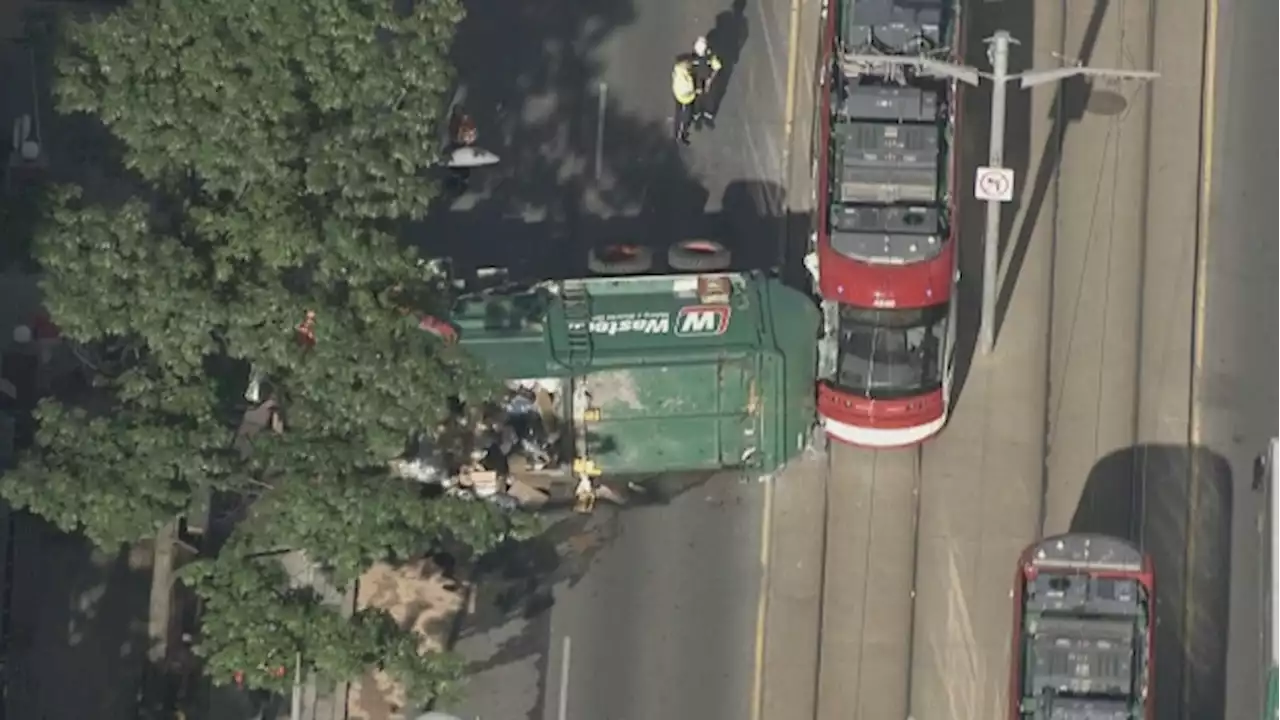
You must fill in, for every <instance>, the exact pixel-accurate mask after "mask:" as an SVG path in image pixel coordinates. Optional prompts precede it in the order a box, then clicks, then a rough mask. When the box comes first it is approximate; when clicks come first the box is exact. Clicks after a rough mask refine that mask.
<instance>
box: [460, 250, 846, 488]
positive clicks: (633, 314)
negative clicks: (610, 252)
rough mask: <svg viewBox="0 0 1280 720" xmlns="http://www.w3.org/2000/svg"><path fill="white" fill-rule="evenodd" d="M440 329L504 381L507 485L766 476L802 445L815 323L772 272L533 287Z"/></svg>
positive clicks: (472, 307)
mask: <svg viewBox="0 0 1280 720" xmlns="http://www.w3.org/2000/svg"><path fill="white" fill-rule="evenodd" d="M451 320H452V325H453V327H454V328H455V329H456V331H457V333H458V340H459V342H460V343H461V345H462V346H463V347H464V348H465V349H466V350H468V351H470V353H472V354H473V355H474V356H475V357H476V358H478V359H479V360H480V361H481V363H482V364H483V365H485V366H487V368H488V369H489V370H490V371H491V372H492V373H493V374H494V375H495V376H497V377H499V378H502V379H503V380H505V381H506V385H507V388H508V393H509V394H508V402H507V404H506V406H505V407H506V410H505V412H504V415H505V419H506V421H507V424H508V425H509V427H508V428H507V430H506V431H505V435H506V437H507V440H506V441H505V442H503V441H502V439H501V437H502V436H503V435H504V433H503V432H496V433H495V434H493V436H492V437H494V438H495V439H494V442H496V443H498V444H499V445H500V446H501V451H500V452H498V453H497V454H498V455H499V456H501V457H503V458H513V460H512V461H511V462H507V463H505V464H506V465H507V467H503V468H500V469H499V471H498V472H499V474H502V475H509V476H511V477H512V479H513V480H521V479H523V480H525V481H529V478H533V477H542V478H560V479H561V480H569V481H572V483H573V486H574V487H576V488H577V492H578V494H579V500H582V497H581V492H582V490H583V489H584V488H585V486H586V484H587V483H588V480H589V479H591V478H598V477H601V476H603V477H606V478H610V477H624V478H625V477H636V476H650V475H657V474H664V473H683V472H690V471H712V470H721V469H737V470H741V471H743V472H748V473H758V474H767V473H770V472H773V471H775V470H777V469H779V468H781V467H782V465H783V464H784V463H785V462H786V461H787V460H789V459H791V458H792V457H794V456H795V455H796V454H797V453H799V452H800V451H802V450H803V449H804V448H805V447H806V445H807V444H808V442H809V440H810V431H811V428H812V426H813V423H814V393H813V387H814V372H815V366H816V343H815V338H816V337H817V334H818V328H819V325H820V323H821V319H820V317H819V314H818V311H817V308H816V306H814V304H813V303H812V301H811V300H810V299H809V298H808V296H807V295H805V294H803V293H801V292H799V291H797V290H795V289H792V288H790V287H788V286H786V285H785V284H783V283H782V281H780V280H778V279H776V278H774V277H769V276H766V275H763V274H758V273H744V272H707V273H700V274H682V275H641V276H630V277H595V278H586V279H573V280H562V281H553V282H544V283H540V284H537V285H533V286H523V287H517V288H515V289H511V288H507V289H502V290H489V291H484V292H474V293H468V294H465V295H462V296H461V297H460V298H459V299H458V300H457V302H456V303H455V305H454V311H453V314H452V317H451ZM520 417H524V418H529V419H531V420H532V421H533V423H532V425H536V426H537V430H536V432H535V431H534V430H531V429H530V425H531V423H528V422H523V421H521V422H511V421H512V419H513V418H520ZM535 436H536V437H535ZM522 448H523V449H524V452H522ZM489 456H490V457H492V456H493V453H490V454H489ZM517 456H521V457H517ZM477 457H479V455H477ZM504 462H505V461H504ZM532 482H533V484H535V485H540V486H542V487H544V488H545V487H546V485H547V481H546V480H544V481H542V482H537V481H536V480H535V481H532ZM593 482H594V481H593Z"/></svg>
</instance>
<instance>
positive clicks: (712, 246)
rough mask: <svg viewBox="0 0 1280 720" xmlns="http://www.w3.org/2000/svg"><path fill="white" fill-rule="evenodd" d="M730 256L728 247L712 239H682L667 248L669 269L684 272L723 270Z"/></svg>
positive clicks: (727, 265) (727, 264)
mask: <svg viewBox="0 0 1280 720" xmlns="http://www.w3.org/2000/svg"><path fill="white" fill-rule="evenodd" d="M732 257H733V256H732V255H731V254H730V253H729V248H726V247H725V246H723V245H721V244H720V243H718V242H715V241H714V240H684V241H682V242H678V243H676V244H675V245H672V246H671V248H670V249H668V250H667V264H668V265H670V266H671V269H673V270H682V271H686V272H702V271H705V270H724V269H725V268H727V267H729V261H730V259H732Z"/></svg>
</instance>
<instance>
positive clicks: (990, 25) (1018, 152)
mask: <svg viewBox="0 0 1280 720" xmlns="http://www.w3.org/2000/svg"><path fill="white" fill-rule="evenodd" d="M964 7H965V8H966V9H965V10H964V12H965V17H964V18H963V23H964V24H963V27H964V31H963V32H964V53H963V57H964V63H965V64H966V65H968V66H970V67H977V68H988V67H990V64H991V63H990V60H988V59H987V47H988V46H987V44H986V42H985V41H986V39H987V38H989V37H990V36H991V35H992V34H993V33H995V32H996V31H997V30H1007V31H1008V32H1009V33H1010V34H1011V35H1013V36H1014V37H1015V38H1017V39H1018V40H1019V41H1020V42H1021V44H1020V45H1014V46H1013V47H1011V48H1010V51H1009V67H1010V68H1013V69H1015V71H1016V69H1020V68H1023V67H1029V66H1030V64H1031V58H1033V57H1034V56H1035V3H1013V4H1011V5H1009V6H1008V7H1005V6H1004V5H983V4H977V5H974V4H969V5H965V6H964ZM961 92H962V93H963V97H962V98H961V104H960V125H961V129H960V133H959V134H958V135H957V137H956V138H955V140H954V142H956V143H957V147H956V152H957V153H958V154H959V167H958V169H957V172H958V174H959V177H957V178H956V182H955V187H956V192H957V193H958V194H959V197H958V198H956V202H957V205H958V208H959V213H960V221H959V228H958V230H957V237H958V238H959V241H958V247H957V251H958V252H959V253H960V264H959V266H960V287H959V291H958V292H959V303H960V307H959V308H958V316H957V318H956V371H955V384H954V386H953V387H952V390H951V394H952V397H951V400H952V402H953V403H954V404H956V405H958V404H959V403H960V402H961V401H962V400H963V398H964V392H963V390H964V386H965V382H966V381H967V380H968V378H969V372H970V369H971V368H972V366H973V356H974V353H975V352H976V351H977V347H978V335H979V332H980V330H981V316H982V284H983V280H984V278H983V252H984V247H983V244H984V239H983V235H984V231H985V228H986V203H985V202H982V201H980V200H978V199H977V198H975V197H974V195H973V174H974V172H975V169H976V168H978V167H980V166H983V165H986V164H987V151H988V147H987V132H986V131H987V128H989V127H990V126H991V86H990V84H989V83H986V82H984V83H983V84H982V85H980V86H978V87H970V86H966V85H961ZM1030 104H1031V100H1030V95H1029V94H1028V93H1026V92H1023V91H1019V90H1017V89H1016V88H1010V92H1009V94H1008V101H1007V107H1008V110H1007V112H1006V116H1007V118H1006V126H1005V128H1006V131H1005V144H1004V165H1005V167H1008V168H1012V169H1013V171H1014V172H1015V174H1016V175H1017V177H1019V178H1022V177H1025V175H1026V171H1027V165H1028V163H1029V157H1028V155H1029V134H1030V124H1031V117H1030ZM1018 198H1020V194H1019V195H1017V196H1015V200H1014V204H1010V205H1007V206H1006V207H1005V208H1004V209H1003V210H1004V212H1003V213H1002V215H1001V229H1000V237H1001V238H1007V237H1008V236H1009V234H1010V232H1011V228H1012V224H1013V220H1014V216H1015V215H1016V214H1017V213H1016V211H1015V208H1016V203H1017V202H1018ZM1000 247H1001V248H1003V247H1004V241H1003V240H1002V241H1001V244H1000ZM1002 256H1003V251H1002Z"/></svg>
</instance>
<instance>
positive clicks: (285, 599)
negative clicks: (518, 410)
mask: <svg viewBox="0 0 1280 720" xmlns="http://www.w3.org/2000/svg"><path fill="white" fill-rule="evenodd" d="M402 5H404V4H403V3H394V2H392V1H391V0H134V1H133V2H132V3H130V4H129V5H128V6H126V7H125V8H123V9H122V10H120V11H118V12H116V13H114V14H111V15H108V16H105V17H102V18H98V19H96V20H93V21H87V22H83V23H72V24H70V25H69V26H67V28H66V32H65V34H64V37H63V41H64V42H63V43H62V46H61V51H60V53H61V54H60V60H59V64H58V65H59V76H58V80H57V83H56V86H55V89H56V95H57V100H58V109H59V110H60V111H61V112H64V113H86V114H90V115H94V116H96V117H97V118H99V119H100V120H101V121H102V122H103V123H104V124H105V125H106V126H107V127H108V128H109V129H110V130H111V131H112V133H113V134H114V135H115V136H116V137H117V138H118V139H119V140H120V141H121V145H122V147H123V151H122V152H123V162H124V164H125V165H126V166H127V167H128V168H130V169H131V170H132V171H133V173H134V175H133V176H131V179H130V182H132V183H135V187H134V190H135V192H134V193H133V194H134V199H133V200H130V201H128V202H125V203H123V204H111V205H108V204H104V203H102V202H100V201H99V200H98V199H97V198H94V197H91V196H90V192H89V191H85V192H83V193H82V192H79V191H76V190H74V189H63V190H61V191H59V192H57V193H55V194H54V196H53V197H52V199H51V200H50V202H49V207H48V211H47V213H46V217H45V221H44V223H43V224H42V226H41V227H40V229H39V231H38V232H37V234H36V238H35V241H34V252H35V255H36V259H37V260H38V262H39V264H40V266H41V269H42V271H43V279H42V290H43V292H44V296H45V299H46V304H47V306H48V308H49V310H50V314H51V315H52V316H53V318H54V320H55V321H56V322H57V323H58V324H59V326H60V327H61V328H62V330H63V332H64V335H65V336H66V337H68V338H70V339H72V340H74V341H76V342H78V343H81V344H83V345H84V346H86V347H95V346H99V345H102V344H104V343H121V342H124V343H128V344H129V345H130V346H132V347H136V348H137V353H136V356H135V357H134V358H133V359H132V360H130V361H129V362H128V363H126V364H125V366H124V367H123V368H121V371H120V372H119V373H118V374H113V375H112V376H111V377H100V378H98V387H97V388H96V389H95V391H94V393H92V394H91V396H90V397H89V400H91V401H92V402H88V401H86V400H85V399H84V398H78V399H76V400H74V401H71V400H69V399H66V398H64V399H61V400H58V401H52V400H51V401H46V402H45V403H44V404H43V405H42V407H41V409H40V421H41V424H40V430H39V434H38V441H37V447H36V448H35V449H34V450H33V451H31V452H29V453H27V454H26V456H25V457H24V458H23V460H22V463H21V466H20V467H19V469H18V470H17V471H16V472H14V473H12V474H10V475H7V476H6V477H5V478H4V479H3V480H2V481H0V493H3V494H4V495H5V496H6V497H7V498H9V499H11V500H12V501H14V502H16V503H18V504H20V505H22V506H24V507H29V508H31V509H32V510H34V511H35V512H38V513H40V514H42V515H45V516H47V517H50V518H52V519H53V520H54V521H56V522H57V523H58V524H59V525H60V526H62V527H64V528H67V529H72V528H79V529H82V530H84V531H85V532H86V533H87V534H88V535H89V536H90V537H91V538H92V539H93V540H94V541H95V542H98V543H100V544H102V545H107V546H111V545H114V544H116V543H119V542H122V541H128V540H133V539H139V538H142V537H146V536H149V535H151V534H152V533H154V531H155V529H156V528H157V527H158V526H159V525H161V524H163V523H164V522H166V521H168V520H169V519H171V518H172V517H173V516H174V515H175V514H178V513H180V512H182V510H183V508H184V507H186V506H187V504H188V503H189V502H190V501H191V500H192V498H193V497H195V496H196V495H197V493H201V492H203V491H205V490H210V489H213V490H223V491H229V492H234V493H238V494H240V495H242V496H244V497H245V498H246V499H248V500H249V501H251V503H252V505H251V513H250V516H251V519H250V521H249V522H248V523H247V524H246V526H245V527H244V529H243V535H244V537H243V538H242V540H243V542H242V544H244V545H252V546H255V547H272V548H278V547H287V548H292V549H297V550H302V551H305V552H306V553H307V555H308V556H310V557H314V558H319V559H321V560H322V561H323V563H324V564H325V565H326V567H327V569H329V570H330V571H332V572H333V574H334V575H335V576H336V577H337V578H339V579H340V580H341V579H346V578H349V577H350V576H351V575H353V574H355V573H356V572H358V571H359V570H360V569H361V568H362V567H365V566H367V565H368V564H369V563H370V562H372V561H374V560H379V559H397V558H399V559H403V558H408V557H411V556H414V555H419V554H421V553H422V552H424V551H427V550H430V549H433V548H437V547H440V546H441V545H450V546H454V545H456V546H460V547H467V548H474V549H479V550H483V549H486V548H488V547H490V546H491V545H492V544H493V543H494V542H495V541H496V538H497V537H498V535H499V534H500V533H502V532H504V531H505V530H506V529H507V528H508V524H509V521H508V519H507V518H505V517H504V516H502V515H500V514H497V513H495V512H494V511H493V509H492V508H490V507H489V506H487V505H484V504H482V503H474V502H465V501H461V500H456V499H434V500H431V501H430V502H428V501H426V500H424V498H423V496H422V494H421V492H420V489H419V488H418V487H417V486H415V485H413V484H412V483H409V482H407V481H404V480H401V479H397V478H393V477H391V476H390V474H389V472H388V469H387V461H388V460H389V459H391V458H392V457H394V456H395V455H397V454H399V453H400V452H402V451H403V450H404V447H405V444H406V440H407V438H408V437H409V436H410V435H411V434H412V433H414V432H416V431H419V430H421V429H424V428H427V429H430V428H432V427H434V426H436V424H437V423H439V422H440V421H441V420H442V419H443V418H444V417H445V416H446V415H447V414H448V412H449V402H448V400H449V398H450V396H453V395H460V396H461V397H463V398H464V399H467V400H474V399H477V398H481V397H484V396H485V395H487V394H488V393H489V392H490V391H491V389H492V387H491V384H490V381H489V380H488V379H486V378H484V377H483V376H482V375H481V374H480V373H479V372H477V369H476V368H475V366H474V365H473V364H472V363H471V361H470V360H469V359H468V358H467V357H466V356H465V354H463V353H462V352H461V351H459V350H458V349H457V348H453V347H449V346H447V345H445V344H444V343H442V342H440V340H439V339H438V338H435V337H434V336H432V335H430V334H428V333H424V332H422V331H421V330H420V329H419V328H418V322H417V319H418V314H419V313H420V312H439V310H440V307H441V305H442V304H443V299H444V298H443V295H442V292H441V287H440V284H439V283H440V280H439V278H438V277H437V274H436V273H434V272H433V271H432V270H431V268H430V267H429V266H428V265H426V264H425V263H423V262H422V261H420V260H419V258H417V256H416V255H415V254H414V253H413V252H410V251H407V250H405V249H403V248H402V247H400V246H399V244H398V243H397V241H396V237H395V235H394V231H395V229H396V223H397V221H401V220H405V219H409V218H416V217H420V216H421V215H423V214H424V213H425V212H426V210H427V208H428V206H429V204H430V202H431V199H432V198H433V197H434V195H435V183H434V180H433V179H432V175H431V173H430V172H428V171H427V169H428V168H429V167H431V166H432V165H433V164H434V163H436V162H437V160H438V157H437V156H438V154H439V151H440V147H441V140H442V134H441V133H440V129H441V125H442V122H443V121H444V119H443V118H441V117H440V111H441V109H442V108H443V102H442V101H443V99H444V93H445V92H446V91H447V89H448V88H449V85H450V82H451V80H450V72H449V69H448V67H447V64H446V63H445V57H446V55H447V52H448V47H449V44H450V42H451V40H452V37H453V31H454V26H455V25H456V23H457V21H458V20H459V19H460V18H461V11H460V9H459V6H458V4H457V3H456V2H454V1H452V0H432V1H431V2H414V3H412V8H411V9H409V10H407V11H405V12H403V13H401V12H398V11H397V10H396V8H398V7H400V6H402ZM303 327H305V328H306V329H307V333H306V334H304V333H302V332H300V328H303ZM307 338H310V340H309V341H306V342H303V340H305V339H307ZM250 368H253V369H254V370H255V371H256V372H258V373H261V374H263V375H264V376H265V377H266V378H267V379H268V381H269V385H270V388H269V394H270V397H271V398H272V399H273V400H274V401H275V402H276V403H278V405H279V408H280V410H281V413H282V416H283V417H284V419H285V427H286V430H285V431H284V433H283V434H281V435H278V436H277V435H275V434H273V433H271V432H259V433H257V435H256V436H255V437H254V438H252V440H251V447H252V450H251V451H250V452H248V453H241V452H240V451H239V450H238V449H237V448H236V446H235V445H233V436H234V435H235V434H236V430H237V427H238V426H239V425H240V424H241V419H242V413H243V410H244V409H245V403H244V401H243V400H242V399H241V398H240V395H241V393H242V392H243V390H244V387H245V384H246V381H247V377H248V374H249V371H250ZM233 560H235V558H227V560H226V562H225V563H223V561H222V560H219V561H218V563H214V564H202V565H200V566H198V567H199V568H202V569H199V570H193V571H191V574H190V578H191V581H192V583H193V584H194V585H195V586H196V588H197V589H198V591H199V592H201V594H202V595H203V596H204V597H205V598H206V601H207V606H206V608H207V615H206V617H205V626H204V629H203V633H202V643H203V649H202V652H204V653H205V656H206V658H207V659H208V661H209V667H210V672H211V673H213V674H214V675H215V677H219V676H225V675H227V674H228V673H229V672H232V671H241V672H245V673H247V674H252V673H253V672H255V670H254V668H257V667H259V666H260V665H261V664H263V663H264V662H267V661H268V660H272V661H274V660H273V658H274V657H275V656H276V655H280V654H283V655H285V656H288V655H290V654H291V653H296V652H298V651H303V652H304V655H305V656H306V657H307V662H309V663H311V664H312V665H313V666H314V667H315V668H316V669H317V670H318V671H320V672H321V673H323V674H327V675H331V676H333V677H345V676H349V675H350V674H351V673H353V672H355V669H357V668H365V667H368V666H369V665H374V666H378V667H385V668H387V669H388V670H390V671H393V672H397V673H399V674H401V675H402V676H403V678H404V680H405V681H406V682H407V683H408V684H410V685H412V686H414V687H418V688H420V694H422V695H424V696H425V695H433V694H435V693H436V692H438V691H439V690H440V688H441V687H443V685H444V684H447V682H448V680H449V679H450V677H451V676H450V673H452V672H454V670H452V669H450V668H452V667H453V666H452V665H450V664H449V663H448V661H447V660H445V659H444V658H441V657H438V656H433V655H427V656H422V655H419V654H418V652H417V646H416V644H414V643H410V641H409V640H408V639H406V636H405V635H404V634H403V633H400V634H396V633H394V632H392V631H391V629H390V628H389V627H388V626H387V624H386V622H384V621H383V620H380V619H378V616H374V615H368V616H366V615H361V616H357V618H355V619H354V620H353V621H351V622H349V623H344V622H343V621H342V619H341V618H340V617H339V616H337V615H336V614H334V613H332V612H331V610H329V609H328V608H325V607H322V606H320V605H319V604H317V603H316V601H315V598H314V597H312V596H310V595H307V594H306V593H301V592H299V591H292V590H283V589H281V585H280V582H279V578H277V577H274V576H270V573H269V572H268V571H266V570H262V569H261V567H262V566H261V565H260V564H252V563H249V564H246V561H243V559H241V560H240V561H235V562H233ZM264 573H265V574H264ZM326 613H327V614H326ZM254 682H256V683H257V684H259V685H261V686H264V687H265V686H270V683H271V682H272V680H270V679H269V678H265V677H260V678H258V679H257V680H255V681H254Z"/></svg>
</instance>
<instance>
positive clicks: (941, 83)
mask: <svg viewBox="0 0 1280 720" xmlns="http://www.w3.org/2000/svg"><path fill="white" fill-rule="evenodd" d="M824 43H825V48H826V51H825V52H826V53H827V62H825V63H824V72H823V77H822V81H821V86H820V88H819V93H820V97H821V98H822V102H821V103H820V109H819V119H818V123H819V125H818V128H817V133H816V139H817V142H818V143H819V145H818V147H819V148H820V149H821V150H820V152H818V153H816V155H817V157H816V158H815V164H816V167H815V174H816V178H817V181H816V185H817V205H818V223H817V225H818V227H817V230H816V232H815V234H814V239H813V245H814V251H813V252H812V253H811V254H810V255H809V257H808V258H807V262H808V266H809V270H810V272H811V273H813V275H814V280H815V285H816V286H817V290H818V294H819V295H820V297H821V300H822V306H823V316H824V320H825V322H824V334H823V337H822V339H821V341H820V350H819V358H820V362H819V382H818V402H817V404H818V415H819V418H820V421H821V423H822V426H823V428H824V430H825V431H826V433H827V435H828V436H829V437H831V438H834V439H835V440H838V441H841V442H846V443H850V444H853V445H863V446H869V447H879V448H884V447H897V446H906V445H913V444H916V443H919V442H922V441H924V440H925V439H927V438H929V437H931V436H933V435H935V434H937V433H938V432H939V431H940V430H941V429H942V426H943V425H944V424H945V423H946V421H947V409H948V406H949V405H950V399H951V398H950V393H951V379H952V375H953V372H954V364H955V342H956V341H955V334H956V333H955V326H956V305H955V298H956V283H957V281H958V279H959V276H958V265H957V249H956V240H955V232H956V228H957V225H958V212H957V209H958V197H957V187H956V185H955V178H956V176H957V170H958V169H959V168H958V167H956V163H957V158H958V156H959V153H958V152H956V149H955V144H954V142H953V140H954V138H955V137H958V133H959V93H960V84H959V83H958V82H956V81H954V80H950V79H939V78H935V77H926V76H924V75H922V74H920V73H918V72H917V71H916V70H914V69H912V68H911V67H909V66H901V65H897V66H894V65H873V64H868V63H865V62H858V61H853V60H850V59H849V58H847V57H846V56H845V52H850V53H857V54H861V55H868V54H873V55H874V54H881V55H886V54H887V55H903V56H912V57H919V56H926V57H935V58H939V59H956V60H958V59H960V58H961V57H962V56H963V44H962V42H961V34H960V15H959V6H958V4H951V3H950V0H923V1H921V0H911V2H909V3H908V2H905V1H904V0H836V2H833V4H832V7H831V8H830V9H829V10H828V18H827V29H826V32H825V39H824Z"/></svg>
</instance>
